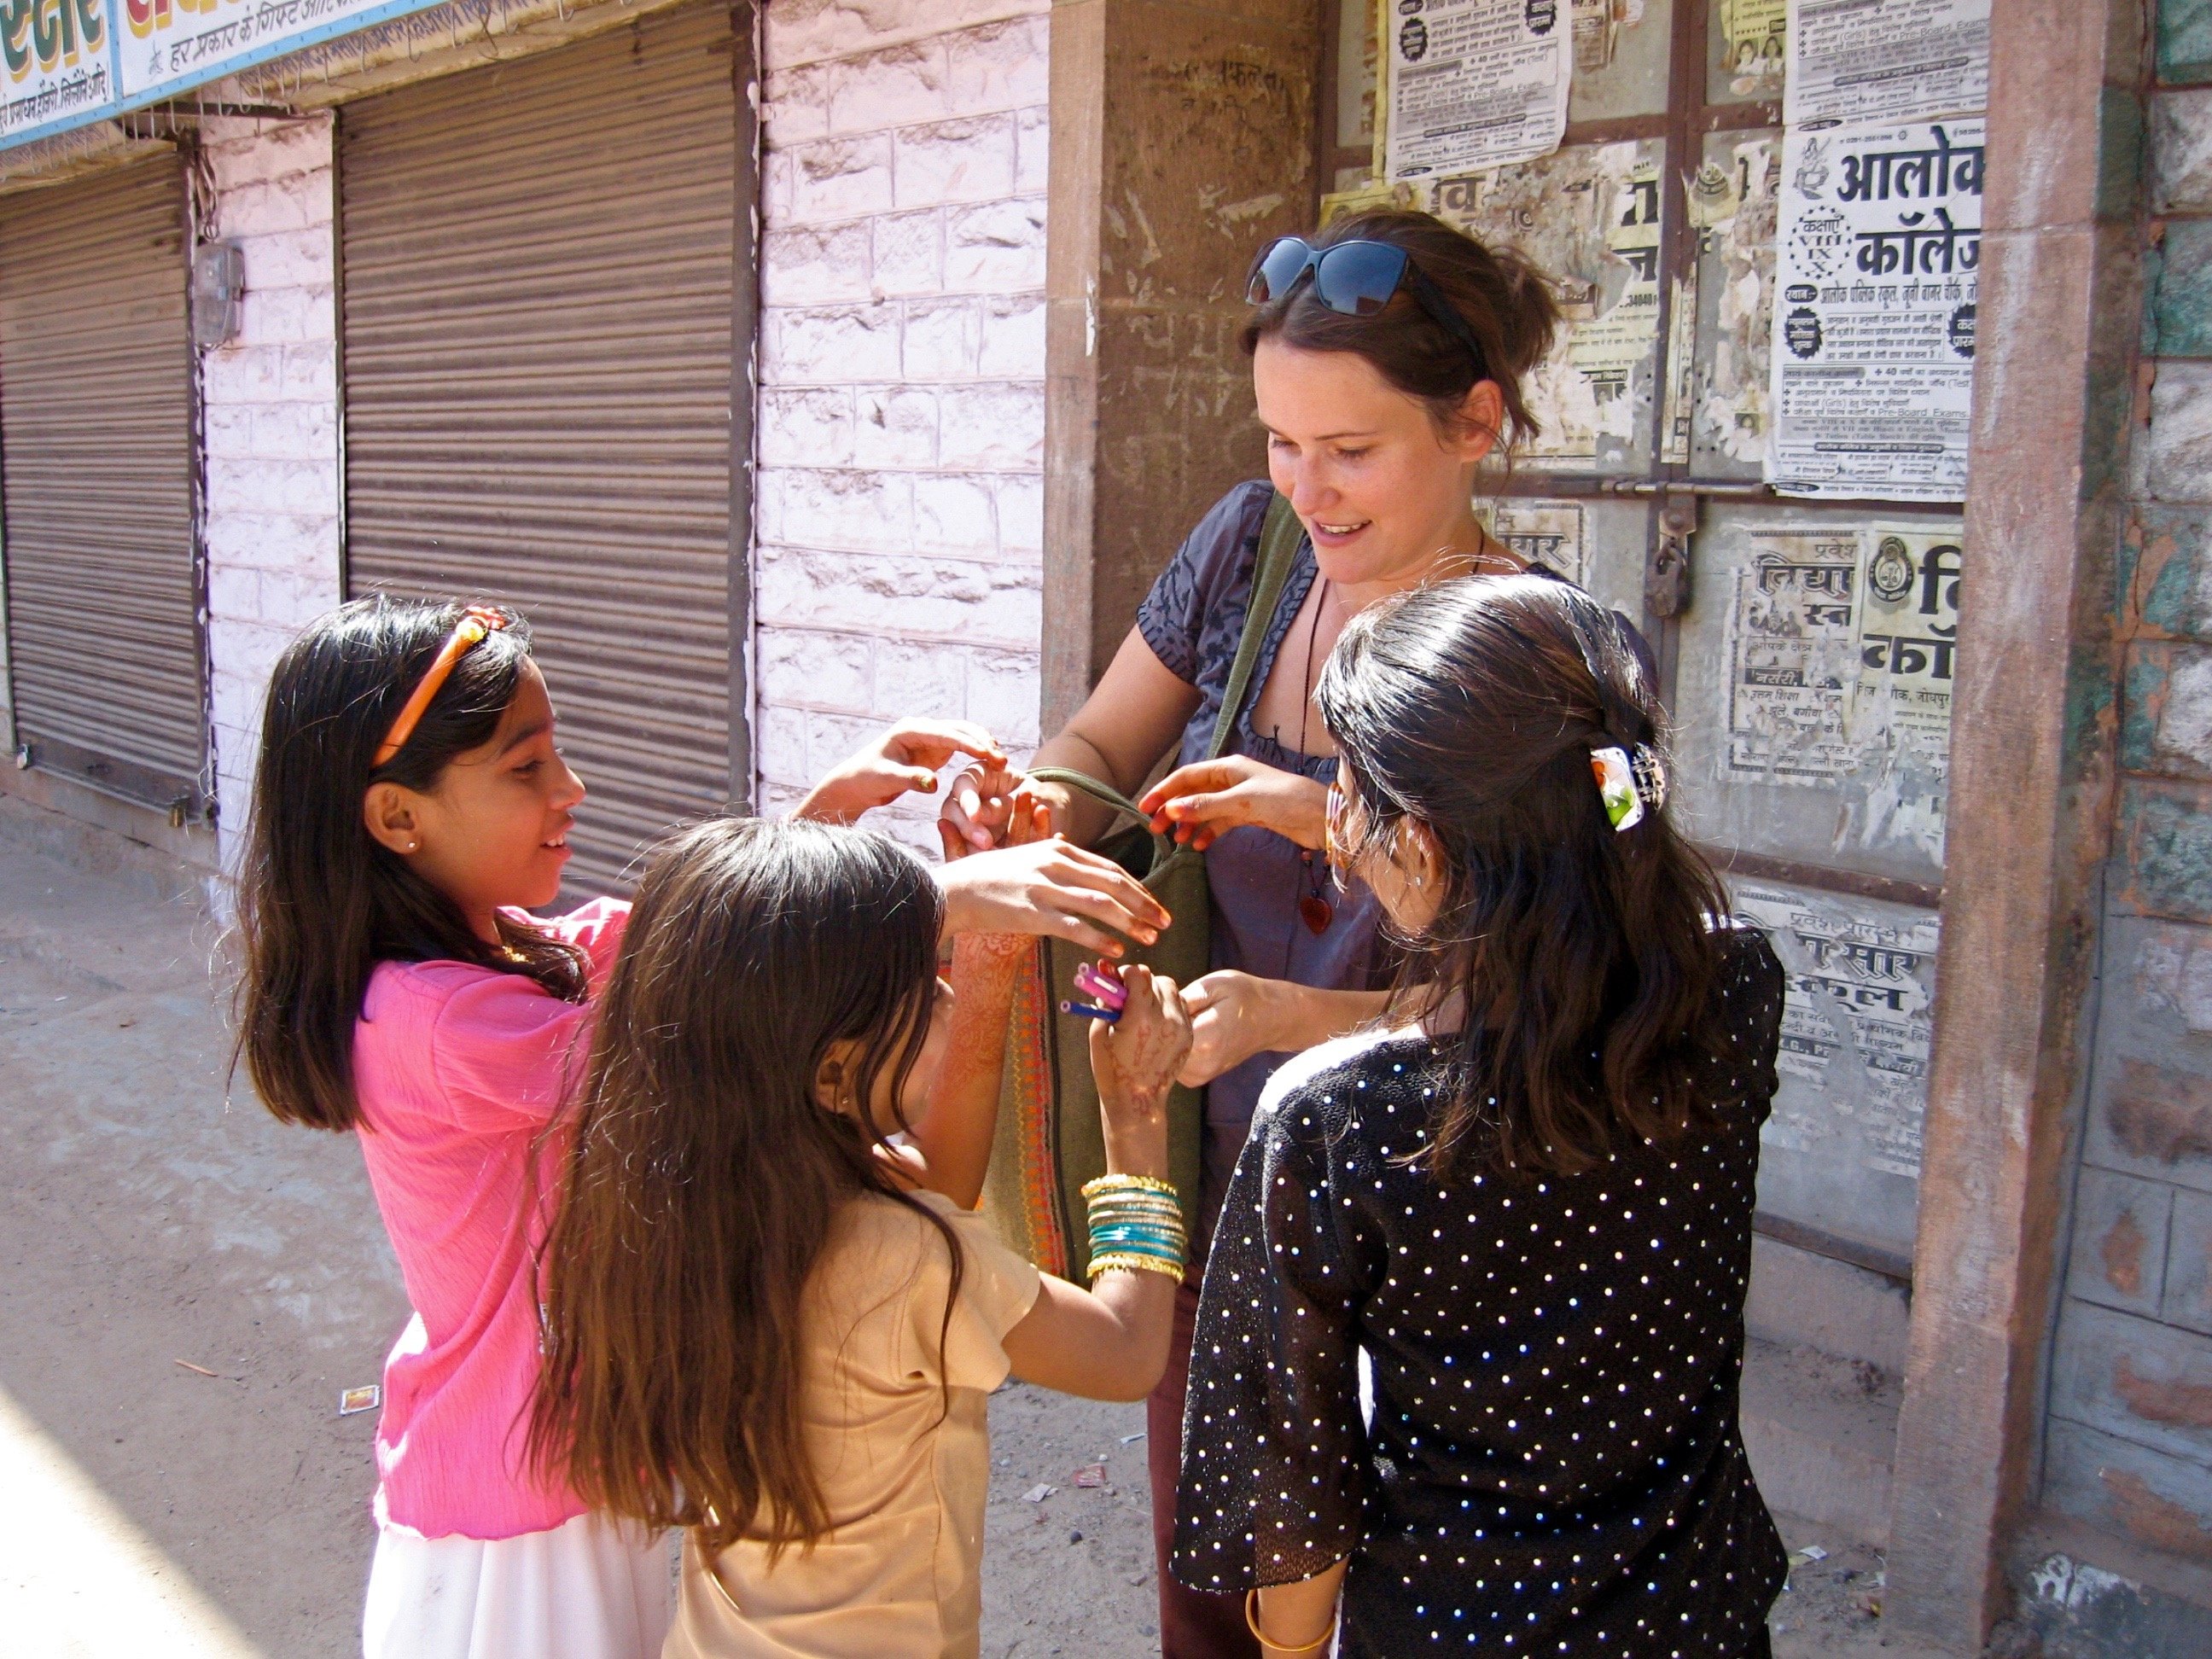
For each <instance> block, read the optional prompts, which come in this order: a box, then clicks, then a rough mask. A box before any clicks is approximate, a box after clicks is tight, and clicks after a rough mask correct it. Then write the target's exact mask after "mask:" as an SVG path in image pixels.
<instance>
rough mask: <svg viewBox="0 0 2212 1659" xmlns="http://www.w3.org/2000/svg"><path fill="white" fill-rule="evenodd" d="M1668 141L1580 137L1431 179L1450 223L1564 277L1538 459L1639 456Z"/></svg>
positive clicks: (1541, 386)
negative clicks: (1511, 160) (1516, 160)
mask: <svg viewBox="0 0 2212 1659" xmlns="http://www.w3.org/2000/svg"><path fill="white" fill-rule="evenodd" d="M1661 149H1662V147H1661V144H1660V143H1659V141H1657V140H1654V139H1643V140H1638V139H1625V140H1622V141H1620V142H1618V143H1610V144H1578V145H1576V146H1575V147H1574V148H1572V149H1563V150H1560V151H1559V152H1557V153H1556V154H1554V155H1547V156H1544V157H1542V158H1541V159H1540V160H1538V161H1530V162H1527V163H1524V164H1522V165H1521V166H1519V167H1506V168H1503V169H1501V170H1499V171H1498V172H1496V173H1487V174H1485V175H1484V176H1482V177H1480V178H1473V179H1440V180H1438V181H1437V183H1436V184H1435V185H1432V186H1431V196H1430V201H1429V210H1430V211H1431V212H1432V213H1434V214H1435V215H1436V216H1437V217H1438V218H1440V219H1443V221H1444V222H1446V223H1448V224H1451V225H1455V226H1456V227H1458V228H1460V229H1462V230H1465V231H1468V232H1469V233H1470V234H1474V235H1475V236H1478V237H1480V238H1481V239H1483V240H1485V241H1487V242H1491V243H1492V244H1504V245H1505V246H1510V247H1513V248H1515V249H1516V250H1518V251H1519V252H1521V253H1522V254H1524V255H1525V256H1527V258H1528V259H1529V260H1530V261H1532V262H1533V263H1534V264H1535V266H1536V268H1537V269H1538V270H1541V271H1543V272H1545V273H1546V274H1547V276H1551V277H1552V278H1553V282H1554V283H1555V285H1556V290H1555V291H1556V292H1557V294H1558V295H1559V308H1560V310H1561V312H1562V313H1564V315H1565V319H1566V322H1567V326H1566V329H1565V331H1564V332H1563V335H1562V337H1560V338H1559V340H1557V341H1556V342H1555V343H1553V348H1552V350H1551V353H1550V355H1549V356H1547V357H1546V358H1545V360H1544V361H1543V362H1542V363H1541V364H1540V365H1539V366H1538V368H1537V369H1536V371H1535V373H1534V375H1533V376H1531V377H1530V379H1529V381H1528V383H1527V391H1528V402H1529V407H1530V410H1531V412H1532V413H1533V414H1534V416H1535V417H1536V420H1537V422H1538V424H1539V425H1540V426H1541V428H1542V430H1541V433H1539V434H1538V435H1537V436H1536V437H1535V439H1534V441H1532V442H1530V443H1529V445H1528V447H1526V449H1524V450H1523V452H1522V457H1523V459H1525V460H1526V461H1527V462H1528V464H1530V465H1535V466H1540V467H1542V466H1548V467H1553V468H1568V469H1572V470H1577V471H1583V470H1593V469H1595V470H1605V469H1607V468H1609V467H1622V466H1626V465H1630V464H1631V457H1630V454H1629V452H1630V450H1631V449H1632V447H1634V445H1635V442H1636V438H1637V435H1638V428H1639V416H1648V413H1649V411H1650V408H1651V404H1652V402H1653V398H1654V394H1655V392H1656V386H1655V384H1654V380H1655V376H1656V368H1657V365H1656V356H1657V353H1656V349H1655V347H1656V341H1657V339H1658V334H1659V237H1660V228H1661V227H1660V199H1661V191H1660V177H1661V175H1660V155H1661Z"/></svg>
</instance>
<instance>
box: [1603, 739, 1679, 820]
mask: <svg viewBox="0 0 2212 1659" xmlns="http://www.w3.org/2000/svg"><path fill="white" fill-rule="evenodd" d="M1590 773H1591V775H1593V776H1594V777H1595V778H1596V780H1597V794H1598V799H1599V800H1601V801H1602V802H1603V803H1604V805H1605V815H1606V817H1607V819H1608V820H1610V821H1611V823H1612V824H1613V829H1615V830H1621V829H1634V828H1635V827H1636V826H1637V825H1638V824H1639V823H1643V822H1644V813H1645V811H1653V812H1656V811H1658V810H1659V809H1660V808H1661V807H1662V806H1664V805H1666V804H1667V771H1666V769H1665V768H1664V767H1663V766H1662V765H1661V764H1660V763H1659V757H1658V756H1657V755H1656V754H1655V753H1654V752H1653V751H1652V750H1651V747H1650V744H1641V743H1639V744H1637V745H1636V747H1635V749H1634V750H1626V749H1621V748H1618V747H1607V748H1604V749H1593V750H1590Z"/></svg>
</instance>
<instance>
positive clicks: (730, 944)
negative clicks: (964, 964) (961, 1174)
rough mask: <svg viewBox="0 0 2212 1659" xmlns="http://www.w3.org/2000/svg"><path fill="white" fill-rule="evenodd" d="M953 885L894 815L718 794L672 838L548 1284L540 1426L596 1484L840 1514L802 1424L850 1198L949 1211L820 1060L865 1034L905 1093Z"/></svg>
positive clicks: (781, 1519) (612, 997) (613, 1004)
mask: <svg viewBox="0 0 2212 1659" xmlns="http://www.w3.org/2000/svg"><path fill="white" fill-rule="evenodd" d="M942 918H943V900H942V898H941V896H940V895H939V891H938V888H937V884H936V883H935V882H934V881H933V880H932V879H931V878H930V874H929V872H928V870H927V868H926V867H924V866H923V865H922V863H921V860H919V859H917V858H915V856H914V854H911V853H909V852H908V851H907V849H906V848H902V847H901V846H900V845H899V844H898V843H897V842H894V841H892V840H890V838H889V837H888V836H879V835H873V834H870V833H867V832H866V831H863V830H858V829H836V828H832V827H830V826H828V825H824V824H817V823H803V822H799V821H796V820H794V821H792V822H789V823H763V822H759V821H749V820H744V819H735V818H722V819H714V820H710V821H708V822H707V823H702V824H699V825H696V826H695V827H694V828H692V829H687V830H684V831H682V832H680V833H679V834H678V835H676V836H673V837H671V839H670V840H669V841H668V842H665V843H664V844H663V845H662V846H661V847H660V848H659V849H658V850H656V851H655V852H654V853H653V856H652V858H651V860H650V861H649V862H648V863H647V866H646V871H645V877H644V879H643V880H642V881H641V883H640V884H639V885H638V890H637V905H636V908H635V910H634V911H632V913H631V915H630V921H629V931H628V932H627V933H625V934H624V935H623V947H622V952H621V955H620V957H618V958H617V961H616V963H615V967H614V971H613V972H612V973H611V975H609V976H608V979H607V982H606V986H605V989H604V990H603V991H602V992H601V994H600V1000H599V1010H598V1015H597V1030H596V1031H595V1033H594V1035H593V1038H592V1058H591V1065H590V1069H589V1072H588V1073H587V1076H586V1084H585V1086H584V1089H583V1091H582V1094H581V1099H580V1105H579V1108H578V1110H577V1115H576V1118H575V1121H574V1141H573V1142H572V1143H571V1146H570V1148H569V1152H568V1171H567V1176H566V1178H565V1181H564V1183H563V1189H562V1197H561V1205H560V1210H559V1212H558V1215H557V1217H556V1220H555V1222H554V1224H553V1230H552V1231H551V1233H550V1235H549V1236H548V1237H547V1239H546V1243H545V1248H544V1256H543V1258H542V1261H541V1277H540V1288H539V1296H540V1299H541V1301H542V1304H543V1305H544V1310H545V1320H544V1324H545V1328H544V1350H545V1364H544V1371H543V1373H542V1375H541V1378H540V1381H539V1384H538V1395H537V1400H536V1403H535V1406H534V1408H533V1410H532V1419H531V1429H530V1444H531V1447H532V1453H533V1455H534V1456H535V1457H536V1458H537V1459H538V1461H539V1462H540V1464H541V1466H543V1467H548V1468H552V1469H555V1470H556V1471H558V1472H559V1473H561V1474H563V1475H565V1476H566V1478H567V1480H568V1483H569V1485H570V1486H572V1488H573V1489H574V1491H575V1492H577V1493H578V1494H579V1495H580V1497H581V1498H583V1499H584V1500H585V1501H586V1503H588V1504H592V1506H593V1507H594V1508H597V1509H604V1510H609V1511H611V1512H612V1513H614V1514H617V1515H623V1516H631V1517H633V1518H635V1519H637V1520H640V1521H642V1522H646V1523H647V1525H648V1526H651V1527H654V1528H663V1527H675V1526H681V1527H690V1528H695V1529H696V1531H697V1533H698V1534H699V1536H700V1541H701V1542H702V1545H703V1546H704V1547H706V1548H707V1549H708V1551H709V1552H710V1553H712V1552H717V1551H720V1550H722V1549H725V1548H726V1547H729V1546H730V1545H731V1544H732V1543H734V1542H736V1541H737V1540H738V1539H739V1538H743V1537H751V1538H759V1539H764V1540H766V1541H768V1543H769V1547H770V1549H771V1551H774V1550H775V1549H778V1548H780V1547H782V1546H784V1545H787V1544H793V1543H808V1542H811V1541H814V1540H816V1539H817V1538H819V1537H821V1536H822V1535H823V1534H824V1533H826V1532H827V1531H828V1530H829V1526H830V1523H831V1521H832V1518H833V1517H832V1516H830V1515H829V1510H828V1508H827V1506H826V1504H825V1502H824V1500H823V1495H822V1489H821V1483H820V1480H818V1478H817V1471H816V1469H815V1468H814V1465H813V1463H812V1462H811V1456H810V1454H809V1451H808V1448H807V1445H806V1438H805V1411H804V1401H803V1400H802V1398H801V1388H802V1383H803V1381H804V1376H803V1371H804V1358H805V1350H806V1337H805V1332H804V1330H803V1328H802V1322H803V1315H804V1311H805V1304H804V1300H803V1295H804V1292H805V1287H806V1282H807V1279H808V1276H809V1275H810V1274H811V1273H812V1272H813V1270H814V1267H815V1265H816V1263H817V1261H819V1260H820V1259H821V1256H822V1254H823V1250H824V1249H827V1248H828V1246H829V1241H830V1238H831V1236H832V1229H833V1225H834V1224H835V1222H836V1217H837V1215H838V1212H839V1211H840V1209H841V1208H842V1206H843V1205H844V1203H845V1202H846V1201H847V1200H849V1199H852V1198H854V1197H857V1196H860V1195H863V1194H878V1195H880V1196H881V1197H883V1198H886V1199H889V1200H892V1201H894V1202H896V1203H901V1204H904V1205H906V1206H908V1207H910V1208H911V1209H913V1210H915V1212H917V1213H919V1214H920V1215H921V1217H922V1218H923V1219H924V1220H925V1221H926V1222H927V1223H928V1224H929V1225H931V1226H932V1227H933V1228H934V1229H935V1230H936V1231H937V1233H938V1234H939V1238H940V1240H941V1241H942V1243H944V1245H945V1249H947V1250H948V1251H950V1252H951V1259H952V1267H951V1273H952V1277H951V1289H950V1292H949V1294H948V1296H947V1298H946V1302H945V1310H944V1314H943V1321H944V1322H943V1323H942V1324H940V1327H939V1343H940V1346H941V1345H942V1343H943V1341H944V1340H945V1331H946V1330H947V1329H948V1328H949V1325H950V1321H951V1308H952V1300H953V1298H954V1297H957V1295H958V1294H959V1285H960V1279H961V1271H962V1256H961V1253H960V1249H959V1245H958V1241H957V1239H956V1238H955V1237H954V1236H953V1233H952V1231H951V1227H950V1225H948V1224H947V1223H946V1222H945V1219H944V1218H943V1217H941V1216H939V1215H938V1214H937V1213H936V1212H934V1211H933V1210H931V1209H929V1208H928V1207H927V1206H925V1205H922V1204H921V1203H920V1202H918V1201H917V1200H915V1199H914V1198H913V1197H912V1196H911V1195H910V1194H908V1193H907V1192H906V1191H905V1190H904V1189H903V1188H901V1187H900V1186H899V1184H898V1183H897V1182H896V1181H895V1180H894V1179H893V1178H892V1177H891V1175H890V1166H889V1164H887V1163H886V1161H885V1160H884V1159H883V1158H878V1156H877V1155H876V1153H877V1151H878V1148H879V1147H881V1146H884V1142H883V1140H882V1139H881V1137H880V1135H879V1134H878V1133H876V1132H875V1131H873V1130H872V1129H870V1128H867V1127H863V1125H862V1124H861V1123H860V1121H858V1120H856V1119H855V1118H854V1117H852V1116H849V1115H845V1114H843V1113H841V1112H832V1111H830V1110H829V1109H826V1108H825V1107H824V1106H823V1104H822V1103H820V1102H819V1101H818V1100H817V1098H816V1095H815V1079H816V1077H817V1074H818V1073H819V1070H820V1067H821V1066H822V1062H823V1058H824V1056H825V1055H826V1054H828V1052H829V1048H830V1047H831V1045H832V1044H834V1043H837V1042H842V1041H856V1042H859V1044H860V1061H859V1064H858V1065H857V1066H856V1067H855V1068H854V1073H855V1075H854V1089H855V1091H856V1093H857V1095H858V1097H859V1098H860V1100H861V1101H862V1102H866V1101H868V1100H870V1099H872V1097H873V1096H874V1093H875V1091H876V1085H877V1083H878V1079H884V1078H888V1079H890V1085H891V1088H890V1093H891V1097H892V1098H893V1100H894V1101H896V1098H897V1097H898V1094H899V1092H900V1091H901V1090H902V1088H903V1086H904V1085H905V1082H906V1079H907V1077H908V1073H911V1072H912V1070H913V1068H914V1066H915V1061H916V1060H918V1059H919V1057H920V1055H921V1049H922V1045H923V1043H924V1042H925V1041H926V1039H927V1036H928V1032H929V1023H930V1012H931V1008H932V1006H933V1000H934V997H935V994H936V984H937V940H938V932H939V925H940V923H941V921H942Z"/></svg>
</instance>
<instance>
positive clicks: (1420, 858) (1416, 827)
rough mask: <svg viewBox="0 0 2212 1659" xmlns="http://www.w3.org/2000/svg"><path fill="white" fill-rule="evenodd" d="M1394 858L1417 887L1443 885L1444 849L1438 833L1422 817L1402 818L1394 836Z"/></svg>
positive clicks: (1392, 838) (1392, 841)
mask: <svg viewBox="0 0 2212 1659" xmlns="http://www.w3.org/2000/svg"><path fill="white" fill-rule="evenodd" d="M1390 860H1391V862H1392V863H1394V864H1395V865H1396V866H1398V867H1399V868H1400V869H1401V870H1402V871H1404V872H1406V879H1407V880H1408V881H1410V882H1412V883H1413V885H1414V886H1416V887H1419V888H1428V887H1442V886H1443V877H1444V849H1443V846H1442V845H1441V844H1440V843H1439V842H1437V832H1436V831H1435V830H1433V829H1430V828H1429V826H1428V825H1427V824H1425V823H1422V822H1421V821H1420V820H1419V818H1415V817H1404V818H1401V819H1399V820H1398V828H1397V830H1396V832H1395V834H1394V835H1393V836H1391V838H1390Z"/></svg>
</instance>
